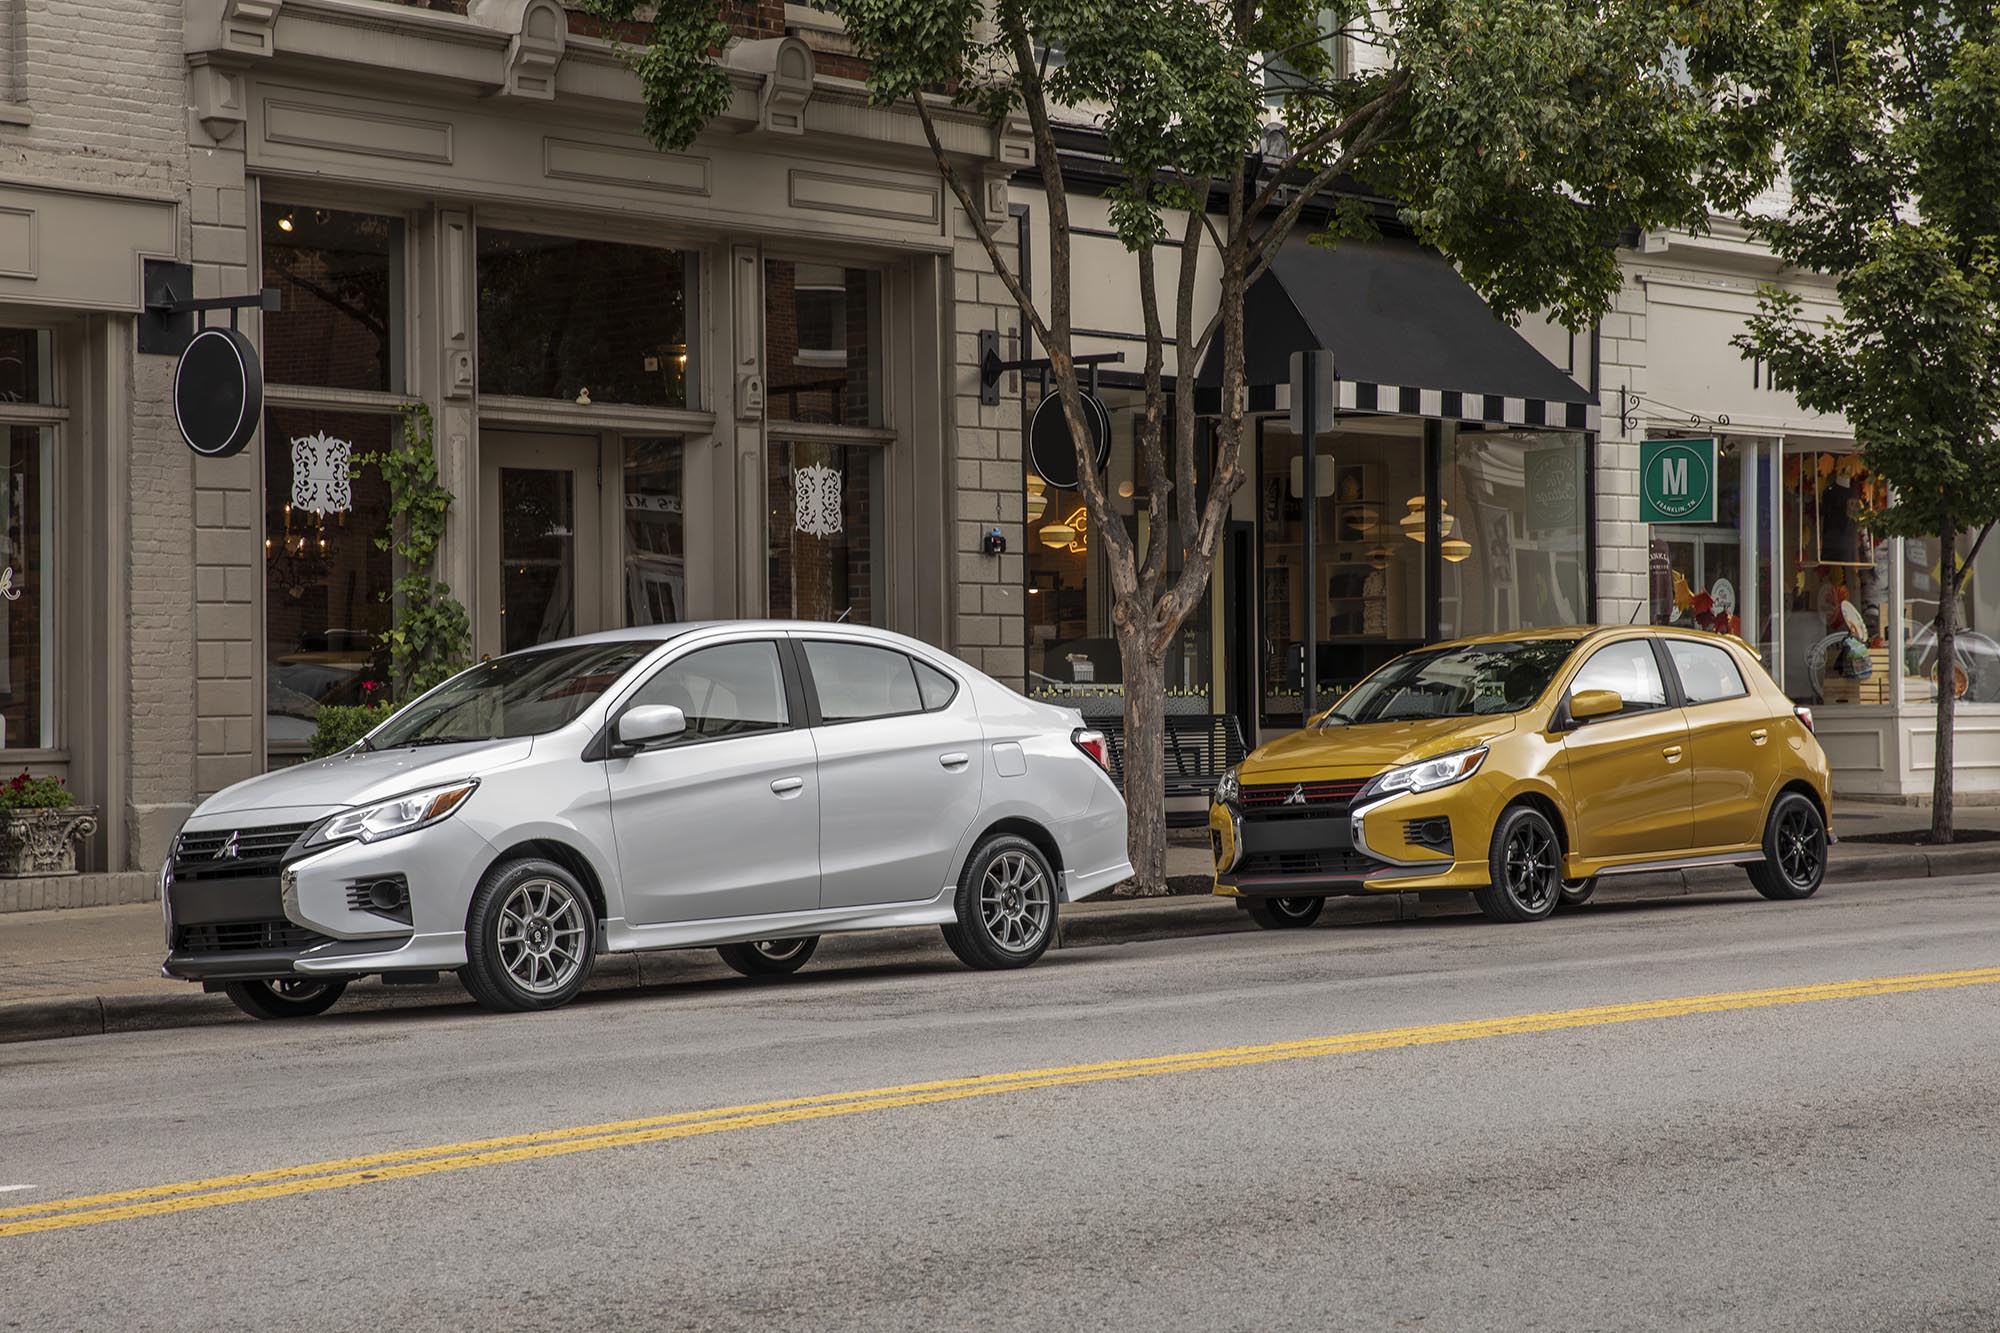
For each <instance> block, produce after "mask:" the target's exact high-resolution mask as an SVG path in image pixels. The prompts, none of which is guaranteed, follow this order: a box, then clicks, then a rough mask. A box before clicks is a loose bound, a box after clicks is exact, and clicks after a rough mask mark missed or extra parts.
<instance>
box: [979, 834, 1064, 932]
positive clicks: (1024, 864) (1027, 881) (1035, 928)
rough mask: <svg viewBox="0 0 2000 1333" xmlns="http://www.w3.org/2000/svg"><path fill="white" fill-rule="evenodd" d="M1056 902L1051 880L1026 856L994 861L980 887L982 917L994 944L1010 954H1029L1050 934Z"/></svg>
mask: <svg viewBox="0 0 2000 1333" xmlns="http://www.w3.org/2000/svg"><path fill="white" fill-rule="evenodd" d="M1053 906H1054V898H1053V895H1052V894H1051V893H1050V891H1049V881H1048V877H1047V876H1045V875H1044V874H1043V873H1042V868H1041V867H1040V866H1039V865H1037V864H1036V863H1035V861H1034V860H1033V859H1032V858H1031V857H1029V856H1028V855H1027V854H1026V853H1024V852H1016V851H1007V852H1002V853H1001V854H1000V855H998V856H996V857H994V858H993V860H992V861H991V862H990V863H989V864H988V865H987V867H986V874H985V875H984V877H982V879H981V880H980V884H979V915H980V920H981V922H982V923H983V924H984V925H985V927H986V934H987V935H988V937H989V938H991V939H992V941H993V942H994V943H995V944H997V945H999V946H1000V947H1001V948H1003V949H1005V950H1007V951H1008V952H1009V953H1026V952H1028V951H1029V950H1030V949H1033V948H1034V947H1035V946H1036V945H1038V944H1040V943H1041V942H1042V936H1044V935H1046V934H1047V933H1048V929H1049V919H1050V917H1051V915H1052V912H1053Z"/></svg>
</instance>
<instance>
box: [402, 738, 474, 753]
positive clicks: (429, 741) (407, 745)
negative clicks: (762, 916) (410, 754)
mask: <svg viewBox="0 0 2000 1333" xmlns="http://www.w3.org/2000/svg"><path fill="white" fill-rule="evenodd" d="M483 739H484V737H480V736H416V737H412V738H411V739H409V740H406V741H397V742H396V744H395V745H394V746H392V747H390V748H392V749H397V750H402V749H410V750H414V749H416V748H417V747H418V746H420V745H471V744H474V743H475V742H477V741H480V740H483Z"/></svg>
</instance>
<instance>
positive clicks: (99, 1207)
mask: <svg viewBox="0 0 2000 1333" xmlns="http://www.w3.org/2000/svg"><path fill="white" fill-rule="evenodd" d="M1995 983H2000V967H1984V968H1973V969H1970V970H1966V971H1958V972H1926V973H1921V974H1917V975H1913V976H1902V977H1873V978H1867V979H1864V980H1857V981H1832V982H1823V983H1820V984H1818V985H1812V986H1781V987H1777V988H1775V989H1770V990H1753V991H1730V992H1726V993H1723V994H1717V995H1693V996H1684V997H1681V998H1679V999H1668V1000H1642V1001H1639V1002H1636V1003H1633V1004H1609V1005H1599V1006H1596V1007H1593V1008H1588V1009H1563V1010H1556V1011H1552V1012H1548V1013H1537V1014H1518V1015H1514V1016H1512V1017H1507V1018H1481V1019H1472V1020H1468V1021H1464V1022H1457V1023H1434V1024H1429V1025H1426V1026H1422V1027H1404V1028H1384V1029H1380V1030H1377V1031H1373V1032H1352V1033H1346V1034H1342V1035H1339V1036H1331V1037H1314V1038H1308V1039H1305V1040H1301V1041H1281V1042H1271V1043H1268V1044H1265V1045H1259V1046H1224V1047H1219V1048H1216V1049H1213V1050H1206V1051H1190V1052H1185V1053H1182V1054H1178V1055H1156V1056H1147V1057H1145V1058H1142V1059H1137V1060H1105V1061H1100V1062H1098V1063H1095V1064H1081V1065H1061V1066H1057V1067H1053V1068H1048V1069H1023V1070H1017V1071H1014V1072H1012V1073H1004V1074H981V1075H978V1076H975V1077H971V1078H956V1079H940V1080H936V1081H934V1082H929V1083H906V1084H901V1085H898V1086H895V1087H887V1088H869V1089H866V1090H864V1091H860V1092H837V1093H826V1094H822V1095H819V1096H814V1097H791V1098H786V1099H784V1100H780V1101H767V1102H753V1103H749V1104H747V1105H742V1106H723V1107H716V1108H714V1109H711V1110H706V1111H682V1112H677V1113H675V1114H672V1115H661V1116H648V1117H644V1118H642V1119H637V1120H614V1121H609V1122H607V1123H604V1124H598V1125H578V1126H575V1127H572V1128H569V1129H549V1130H542V1131H539V1132H537V1133H532V1134H511V1135H506V1136H503V1137H500V1138H491V1139H475V1140H473V1141H471V1142H467V1143H448V1144H439V1145H436V1146H434V1147H428V1148H408V1149H403V1150H401V1151H398V1152H384V1153H372V1154H369V1155H367V1156H362V1157H343V1158H339V1159H337V1160H334V1161H329V1162H314V1163H312V1164H310V1165H307V1166H293V1167H279V1168H276V1169H274V1170H268V1171H250V1172H245V1173H242V1174H239V1175H231V1176H209V1177H207V1178H205V1179H202V1180H187V1181H182V1182H180V1183H178V1184H173V1185H149V1186H146V1187H144V1188H140V1189H130V1190H115V1191H112V1192H110V1193H106V1194H87V1195H82V1196H80V1197H77V1198H72V1199H53V1200H49V1201H47V1202H44V1203H30V1204H21V1205H17V1206H15V1207H12V1208H0V1237H7V1236H27V1235H32V1234H34V1233H36V1232H41V1231H60V1230H64V1229H66V1228H69V1227H85V1226H95V1225H97V1224H99V1223H103V1222H121V1221H125V1220H126V1219H128V1218H137V1217H153V1216H157V1215H160V1214H164V1213H183V1212H190V1211H192V1210H194V1209H197V1208H220V1207H224V1206H227V1205H230V1204H239V1203H251V1202H254V1201H256V1200H260V1199H277V1198H284V1197H287V1196H290V1195H296V1194H315V1193H318V1192H320V1191H322V1190H337V1189H346V1188H348V1187H350V1186H353V1185H370V1184H376V1183H379V1182H382V1181H388V1180H407V1179H410V1178H413V1177H417V1176H430V1175H438V1174H441V1173H443V1172H447V1171H465V1170H469V1169H471V1168H473V1167H480V1166H502V1165H505V1164H507V1163H510V1162H527V1161H535V1160H540V1159H543V1158H550V1157H566V1156H568V1155H569V1154H571V1153H582V1152H595V1151H597V1150H599V1149H601V1148H623V1147H629V1146H632V1145H635V1144H641V1143H664V1142H666V1141H668V1140H670V1139H686V1138H693V1137H695V1136H697V1135H702V1134H723V1133H728V1132H730V1131H732V1130H739V1129H759V1128H763V1127H766V1126H771V1125H789V1124H797V1123H799V1122H802V1121H807V1120H825V1119H829V1118H831V1117H834V1116H846V1115H859V1114H862V1113H864V1112H869V1111H889V1110H897V1109H901V1108H903V1107H910V1106H929V1105H933V1104H936V1103H940V1102H954V1101H965V1100H968V1099H970V1098H973V1097H995V1096H1000V1095H1002V1094H1005V1093H1016V1092H1028V1091H1031V1090H1033V1089H1036V1088H1057V1087H1075V1086H1079V1085H1082V1084H1087V1083H1107V1082H1112V1081H1114V1080H1120V1079H1132V1078H1150V1077H1153V1076H1156V1075H1161V1074H1183V1073H1190V1072H1192V1071H1195V1070H1201V1069H1232V1068H1238V1067H1241V1066H1245V1065H1261V1064H1274V1063H1277V1062H1279V1061H1284V1060H1305V1059H1312V1058H1315V1057H1318V1056H1327V1055H1353V1054H1357V1053H1359V1052H1363V1051H1384V1050H1392V1049H1395V1048H1397V1047H1402V1046H1435V1045H1441V1044H1443V1043H1446V1042H1458V1041H1475V1040H1478V1039H1480V1038H1484V1037H1506V1036H1517V1035H1520V1034H1524V1033H1530V1032H1556V1031H1561V1030H1563V1029H1567V1028H1585V1027H1600V1026H1604V1025H1607V1024H1612V1023H1638V1022H1645V1021H1648V1020H1652V1019H1660V1018H1680V1017H1685V1016H1687V1015H1690V1014H1712V1013H1723V1012H1727V1011H1730V1010H1738V1009H1761V1008H1768V1007H1770V1006H1774V1005H1781V1004H1810V1003H1815V1002H1818V1001H1821V1000H1852V999H1865V998H1868V997H1871V996H1878V995H1900V994H1904V993H1907V992H1910V991H1927V990H1948V989H1952V988H1955V987H1960V986H1989V985H1993V984H1995Z"/></svg>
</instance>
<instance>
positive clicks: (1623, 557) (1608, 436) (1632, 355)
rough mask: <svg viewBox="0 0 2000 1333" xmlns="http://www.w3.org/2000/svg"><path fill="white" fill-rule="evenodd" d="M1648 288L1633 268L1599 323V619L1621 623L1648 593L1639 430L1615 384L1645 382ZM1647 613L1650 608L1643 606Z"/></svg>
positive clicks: (1635, 386) (1637, 388)
mask: <svg viewBox="0 0 2000 1333" xmlns="http://www.w3.org/2000/svg"><path fill="white" fill-rule="evenodd" d="M1646 360H1647V347H1646V287H1645V284H1644V283H1642V282H1640V281H1639V279H1638V277H1637V275H1636V274H1635V273H1634V272H1633V271H1632V269H1631V268H1630V267H1627V269H1626V271H1625V286H1624V288H1623V290H1621V291H1620V292H1619V293H1618V297H1617V300H1616V302H1615V303H1614V304H1613V306H1612V309H1611V312H1610V313H1609V314H1607V315H1605V316H1604V318H1603V320H1602V322H1601V323H1600V325H1599V344H1598V366H1599V371H1598V390H1597V393H1598V400H1599V401H1600V402H1601V403H1603V405H1604V411H1603V418H1602V420H1603V424H1602V426H1601V428H1600V429H1599V432H1598V436H1597V459H1596V463H1597V531H1596V533H1595V534H1594V535H1595V537H1596V540H1597V618H1598V619H1599V620H1600V621H1603V622H1605V623H1607V624H1619V625H1622V624H1624V623H1625V622H1626V621H1628V620H1630V619H1631V618H1632V615H1633V612H1634V611H1636V610H1637V609H1638V608H1639V606H1640V604H1641V603H1642V602H1644V601H1645V600H1646V598H1647V588H1646V561H1647V549H1646V525H1645V524H1643V523H1641V522H1640V521H1639V440H1638V435H1637V434H1636V427H1635V434H1633V435H1631V436H1629V437H1628V436H1626V435H1623V434H1621V433H1620V429H1619V422H1618V390H1619V389H1620V388H1626V389H1630V390H1632V391H1633V392H1635V393H1636V392H1643V391H1644V390H1645V388H1646ZM1640 614H1641V615H1642V616H1643V615H1644V614H1645V613H1644V612H1640Z"/></svg>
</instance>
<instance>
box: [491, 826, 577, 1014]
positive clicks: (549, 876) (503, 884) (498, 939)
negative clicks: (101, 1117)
mask: <svg viewBox="0 0 2000 1333" xmlns="http://www.w3.org/2000/svg"><path fill="white" fill-rule="evenodd" d="M596 944H597V912H596V909H595V908H593V907H592V906H591V903H590V895H589V894H587V893H585V892H584V891H583V886H582V885H581V884H579V883H577V881H576V877H575V876H573V875H571V874H570V873H569V871H567V870H565V869H563V868H562V867H561V866H559V865H557V864H556V863H555V862H553V861H544V860H541V859H539V858H536V857H522V858H519V859H517V860H513V861H503V862H501V863H500V864H499V865H497V866H495V867H493V869H491V870H489V871H487V872H486V878H485V879H484V880H482V881H481V882H480V885H479V891H478V892H477V893H475V894H473V895H472V907H471V909H470V910H469V911H468V912H467V913H466V916H465V953H466V964H465V970H464V971H462V972H460V973H459V974H458V976H459V980H460V981H462V982H463V983H464V984H465V989H466V990H468V991H470V992H471V993H472V998H473V999H475V1000H477V1001H479V1003H480V1004H481V1005H482V1006H484V1007H485V1008H488V1009H492V1010H495V1011H497V1012H501V1013H509V1012H513V1013H519V1012H523V1011H527V1010H534V1009H554V1008H556V1007H558V1006H559V1005H564V1004H568V1003H569V1002H570V1001H571V1000H573V999H575V998H576V994H577V992H578V991H580V990H582V989H583V983H584V982H585V981H587V980H589V979H590V965H591V960H592V958H593V957H594V955H595V952H596Z"/></svg>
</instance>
